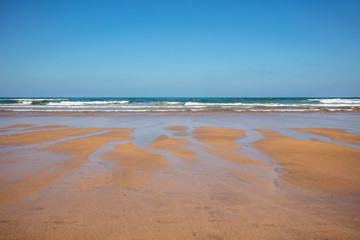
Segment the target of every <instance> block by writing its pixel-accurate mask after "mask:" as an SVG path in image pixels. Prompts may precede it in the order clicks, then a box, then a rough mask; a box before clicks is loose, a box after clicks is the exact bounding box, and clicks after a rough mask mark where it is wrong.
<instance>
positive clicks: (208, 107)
mask: <svg viewBox="0 0 360 240" xmlns="http://www.w3.org/2000/svg"><path fill="white" fill-rule="evenodd" d="M0 111H23V112H24V111H34V112H35V111H36V112H37V111H39V112H57V111H58V112H183V111H193V112H201V111H235V112H244V111H266V112H267V111H274V112H307V111H349V112H359V111H360V98H336V97H334V98H208V97H202V98H196V97H195V98H189V97H186V98H183V97H170V98H164V97H162V98H122V97H103V98H87V97H81V98H75V97H61V98H56V97H54V98H0Z"/></svg>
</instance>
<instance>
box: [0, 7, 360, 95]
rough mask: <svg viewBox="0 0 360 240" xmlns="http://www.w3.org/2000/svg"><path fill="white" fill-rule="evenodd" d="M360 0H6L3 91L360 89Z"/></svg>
mask: <svg viewBox="0 0 360 240" xmlns="http://www.w3.org/2000/svg"><path fill="white" fill-rule="evenodd" d="M359 11H360V1H356V0H354V1H349V0H344V1H338V0H336V1H335V0H328V1H325V0H324V1H320V0H313V1H310V0H302V1H300V0H299V1H295V0H294V1H289V0H284V1H276V0H274V1H268V0H262V1H256V0H248V1H240V0H237V1H226V0H218V1H212V0H204V1H202V0H192V1H187V0H178V1H171V0H166V1H156V0H152V1H136V0H132V1H90V0H83V1H76V0H73V1H66V0H65V1H36V0H34V1H17V0H12V1H5V0H1V1H0V96H3V97H5V96H16V97H18V96H24V97H30V96H34V97H35V96H38V97H39V96H44V97H45V96H118V97H131V96H155V97H156V96H158V97H160V96H223V97H227V96H234V97H252V96H253V97H261V96H279V97H281V96H289V97H291V96H319V97H321V96H324V97H325V96H359V93H360V27H359V26H360V14H359Z"/></svg>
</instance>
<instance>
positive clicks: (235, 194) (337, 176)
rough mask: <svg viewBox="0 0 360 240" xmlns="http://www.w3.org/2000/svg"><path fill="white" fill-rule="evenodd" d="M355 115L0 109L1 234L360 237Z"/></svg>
mask: <svg viewBox="0 0 360 240" xmlns="http://www.w3.org/2000/svg"><path fill="white" fill-rule="evenodd" d="M329 119H330V120H329ZM359 119H360V114H345V113H344V114H333V115H332V114H308V115H306V114H227V113H218V114H214V113H211V114H208V115H207V114H203V113H202V114H199V115H196V114H191V115H190V114H189V115H186V114H183V115H171V114H168V115H167V114H161V115H160V114H159V115H152V114H149V115H146V114H142V115H99V116H96V115H95V116H87V117H85V116H71V115H70V116H68V115H67V116H57V115H52V116H51V115H46V116H34V115H33V116H31V115H30V116H29V115H21V114H18V115H16V116H14V117H13V116H2V117H0V127H1V132H0V239H359V238H360V218H359V216H360V207H359V206H360V177H359V174H358V173H359V172H360V157H359V156H360V141H359V135H358V134H357V133H359V130H360V129H359V128H358V124H357V123H358V120H359ZM325 140H326V141H325Z"/></svg>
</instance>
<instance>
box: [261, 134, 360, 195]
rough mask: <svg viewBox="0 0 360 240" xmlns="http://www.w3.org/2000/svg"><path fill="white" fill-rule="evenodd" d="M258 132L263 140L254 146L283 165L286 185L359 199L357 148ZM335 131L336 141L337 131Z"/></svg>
mask: <svg viewBox="0 0 360 240" xmlns="http://www.w3.org/2000/svg"><path fill="white" fill-rule="evenodd" d="M260 131H261V133H263V134H264V135H265V136H266V138H265V139H263V140H260V141H258V142H257V143H256V144H255V146H256V147H257V148H259V149H261V150H262V151H264V152H265V153H266V154H268V155H270V156H271V157H273V158H274V159H275V160H276V161H277V162H278V163H280V164H281V165H282V166H283V168H284V174H283V176H284V179H285V183H289V184H291V185H293V186H300V187H303V188H306V189H310V190H313V191H321V192H324V193H328V194H332V195H343V196H348V197H355V198H359V199H360V175H359V173H360V158H359V156H360V149H356V148H351V147H346V146H342V145H337V144H333V143H326V142H321V141H305V140H299V139H295V138H290V137H285V136H282V135H279V134H277V133H276V132H274V131H270V130H260ZM303 131H304V132H307V130H306V129H304V130H303ZM309 131H311V130H309ZM334 132H335V134H334V138H335V137H336V136H338V132H337V131H334ZM327 134H328V135H329V134H330V131H328V132H327Z"/></svg>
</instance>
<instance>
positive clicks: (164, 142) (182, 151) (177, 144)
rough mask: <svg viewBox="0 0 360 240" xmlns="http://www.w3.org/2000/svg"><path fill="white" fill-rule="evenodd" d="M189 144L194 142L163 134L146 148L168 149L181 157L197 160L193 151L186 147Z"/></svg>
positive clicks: (192, 160) (191, 160)
mask: <svg viewBox="0 0 360 240" xmlns="http://www.w3.org/2000/svg"><path fill="white" fill-rule="evenodd" d="M191 145H194V144H193V143H192V142H189V141H186V140H182V139H176V138H170V137H167V136H165V135H163V136H160V137H159V138H158V139H156V140H155V141H154V142H153V143H152V144H151V145H150V146H149V147H148V148H149V149H151V150H165V151H169V152H170V153H171V154H173V155H175V156H177V157H179V158H181V159H184V160H187V161H190V162H194V161H196V160H197V157H196V155H195V153H193V152H192V151H191V150H189V149H188V148H187V146H191Z"/></svg>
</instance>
